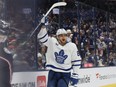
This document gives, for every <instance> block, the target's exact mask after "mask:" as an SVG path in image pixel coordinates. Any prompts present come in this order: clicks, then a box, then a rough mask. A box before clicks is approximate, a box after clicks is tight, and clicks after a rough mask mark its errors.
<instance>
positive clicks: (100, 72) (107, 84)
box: [12, 67, 116, 87]
mask: <svg viewBox="0 0 116 87" xmlns="http://www.w3.org/2000/svg"><path fill="white" fill-rule="evenodd" d="M79 73H80V75H79V83H78V87H116V67H104V68H89V69H80V71H79ZM47 77H48V71H36V72H15V73H14V74H13V79H12V87H46V85H47Z"/></svg>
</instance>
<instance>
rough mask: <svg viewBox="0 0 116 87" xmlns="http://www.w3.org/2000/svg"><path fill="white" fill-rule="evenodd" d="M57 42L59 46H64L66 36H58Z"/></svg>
mask: <svg viewBox="0 0 116 87" xmlns="http://www.w3.org/2000/svg"><path fill="white" fill-rule="evenodd" d="M58 40H59V43H60V44H61V45H65V44H66V42H67V34H60V35H58Z"/></svg>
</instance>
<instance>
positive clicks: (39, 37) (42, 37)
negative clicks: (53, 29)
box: [38, 33, 48, 39]
mask: <svg viewBox="0 0 116 87" xmlns="http://www.w3.org/2000/svg"><path fill="white" fill-rule="evenodd" d="M47 35H48V33H46V34H45V35H44V36H42V37H39V38H38V39H43V38H45V37H46V36H47Z"/></svg>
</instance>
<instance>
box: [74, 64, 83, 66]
mask: <svg viewBox="0 0 116 87" xmlns="http://www.w3.org/2000/svg"><path fill="white" fill-rule="evenodd" d="M72 66H81V64H74V65H72Z"/></svg>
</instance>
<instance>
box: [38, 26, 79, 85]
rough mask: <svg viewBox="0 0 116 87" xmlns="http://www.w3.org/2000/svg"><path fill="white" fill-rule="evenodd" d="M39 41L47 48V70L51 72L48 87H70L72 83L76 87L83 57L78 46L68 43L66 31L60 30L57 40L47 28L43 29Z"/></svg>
mask: <svg viewBox="0 0 116 87" xmlns="http://www.w3.org/2000/svg"><path fill="white" fill-rule="evenodd" d="M38 39H39V40H40V41H41V42H42V43H43V44H44V45H45V46H47V52H46V69H48V70H49V74H48V84H47V87H68V85H69V82H70V81H71V84H72V85H73V86H74V87H76V85H77V83H78V70H79V68H80V65H81V57H80V55H79V52H78V50H77V47H76V45H75V44H74V43H72V42H67V32H66V30H65V29H58V30H57V33H56V38H55V37H50V36H48V34H47V30H46V28H45V27H42V28H41V30H40V32H39V34H38ZM71 70H73V73H72V76H71Z"/></svg>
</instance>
